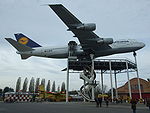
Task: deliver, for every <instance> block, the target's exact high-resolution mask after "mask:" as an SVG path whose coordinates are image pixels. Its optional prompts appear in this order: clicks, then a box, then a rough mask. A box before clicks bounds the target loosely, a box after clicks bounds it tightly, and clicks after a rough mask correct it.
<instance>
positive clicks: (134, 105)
mask: <svg viewBox="0 0 150 113" xmlns="http://www.w3.org/2000/svg"><path fill="white" fill-rule="evenodd" d="M130 103H131V109H132V110H133V113H136V104H137V100H136V99H131V101H130Z"/></svg>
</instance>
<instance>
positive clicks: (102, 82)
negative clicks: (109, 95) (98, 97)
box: [100, 70, 104, 94]
mask: <svg viewBox="0 0 150 113" xmlns="http://www.w3.org/2000/svg"><path fill="white" fill-rule="evenodd" d="M100 81H101V86H102V94H104V81H103V70H101V80H100Z"/></svg>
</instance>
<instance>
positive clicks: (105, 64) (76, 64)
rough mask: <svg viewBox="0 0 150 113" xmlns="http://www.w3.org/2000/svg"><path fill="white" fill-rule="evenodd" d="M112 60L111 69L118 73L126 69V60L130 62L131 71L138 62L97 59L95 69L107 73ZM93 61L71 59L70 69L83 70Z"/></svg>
mask: <svg viewBox="0 0 150 113" xmlns="http://www.w3.org/2000/svg"><path fill="white" fill-rule="evenodd" d="M110 62H111V69H112V71H113V72H114V71H115V72H116V73H121V72H124V71H126V69H127V67H126V62H127V63H128V69H129V71H130V72H131V71H135V69H136V64H135V63H133V62H132V61H130V60H127V59H97V60H95V61H94V70H95V71H96V70H102V71H103V72H105V73H109V72H108V71H109V70H110V64H109V63H110ZM91 64H92V62H91V61H73V60H70V61H69V70H72V71H73V72H77V71H82V70H83V69H84V68H85V67H87V66H91Z"/></svg>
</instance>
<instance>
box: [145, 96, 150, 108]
mask: <svg viewBox="0 0 150 113" xmlns="http://www.w3.org/2000/svg"><path fill="white" fill-rule="evenodd" d="M146 106H147V107H149V110H150V98H147V99H146Z"/></svg>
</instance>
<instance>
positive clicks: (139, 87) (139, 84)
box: [133, 52, 142, 99]
mask: <svg viewBox="0 0 150 113" xmlns="http://www.w3.org/2000/svg"><path fill="white" fill-rule="evenodd" d="M133 56H134V59H135V64H136V74H137V80H138V89H139V95H140V99H142V93H141V83H140V79H139V72H138V67H137V59H136V52H134V53H133Z"/></svg>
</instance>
